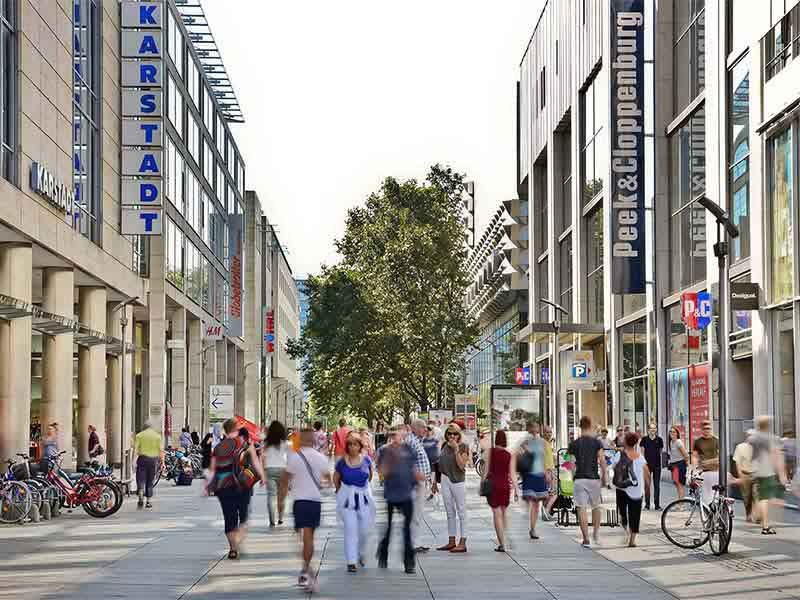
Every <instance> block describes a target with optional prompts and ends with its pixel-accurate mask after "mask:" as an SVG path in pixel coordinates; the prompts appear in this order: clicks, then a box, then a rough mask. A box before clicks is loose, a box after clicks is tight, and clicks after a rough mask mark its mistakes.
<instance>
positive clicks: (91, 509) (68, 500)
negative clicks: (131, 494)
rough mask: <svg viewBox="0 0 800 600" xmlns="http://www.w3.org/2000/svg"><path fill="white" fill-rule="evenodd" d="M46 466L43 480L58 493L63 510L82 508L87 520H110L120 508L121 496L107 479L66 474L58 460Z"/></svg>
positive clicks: (51, 461) (93, 475)
mask: <svg viewBox="0 0 800 600" xmlns="http://www.w3.org/2000/svg"><path fill="white" fill-rule="evenodd" d="M64 454H66V451H63V452H60V453H59V454H58V456H57V457H54V458H52V459H50V461H49V463H48V469H47V474H46V475H45V477H46V478H47V480H48V481H49V482H50V483H52V484H53V485H55V486H56V487H57V488H58V489H59V490H61V492H62V498H63V500H62V504H63V506H65V507H67V508H75V507H78V506H80V507H82V508H83V510H85V511H86V513H87V514H88V515H89V516H92V517H96V518H98V519H102V518H105V517H110V516H111V515H113V514H114V513H115V512H117V511H118V510H119V509H120V507H121V506H122V492H121V490H120V489H119V487H118V486H117V485H115V484H114V482H113V481H111V480H110V478H109V477H105V476H102V475H96V474H95V473H92V472H89V473H73V474H71V473H67V472H66V471H65V470H64V469H62V468H61V457H62V456H63V455H64Z"/></svg>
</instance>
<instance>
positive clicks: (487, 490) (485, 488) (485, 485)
mask: <svg viewBox="0 0 800 600" xmlns="http://www.w3.org/2000/svg"><path fill="white" fill-rule="evenodd" d="M492 487H493V485H492V480H491V479H483V480H482V481H481V489H480V491H479V492H478V493H479V494H480V495H481V496H483V497H484V498H488V497H489V496H491V495H492Z"/></svg>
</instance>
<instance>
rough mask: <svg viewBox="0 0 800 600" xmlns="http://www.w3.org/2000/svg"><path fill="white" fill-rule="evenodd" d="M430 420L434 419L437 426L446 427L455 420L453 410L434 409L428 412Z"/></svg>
mask: <svg viewBox="0 0 800 600" xmlns="http://www.w3.org/2000/svg"><path fill="white" fill-rule="evenodd" d="M428 420H429V421H433V423H434V424H435V425H436V426H437V427H444V426H445V425H447V424H448V423H449V422H450V421H452V420H453V411H452V410H440V409H433V410H431V411H430V413H429V414H428Z"/></svg>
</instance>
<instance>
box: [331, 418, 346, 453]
mask: <svg viewBox="0 0 800 600" xmlns="http://www.w3.org/2000/svg"><path fill="white" fill-rule="evenodd" d="M348 433H350V428H349V427H348V426H347V421H346V420H344V419H339V429H337V430H336V431H334V432H333V443H332V444H331V451H332V452H333V456H334V458H336V459H337V460H338V459H340V458H342V457H343V456H344V455H345V452H347V434H348Z"/></svg>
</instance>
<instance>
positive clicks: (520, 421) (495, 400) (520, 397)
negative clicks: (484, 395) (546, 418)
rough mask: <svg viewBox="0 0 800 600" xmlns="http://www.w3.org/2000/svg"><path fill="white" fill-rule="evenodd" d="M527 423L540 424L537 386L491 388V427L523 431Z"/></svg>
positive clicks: (539, 397)
mask: <svg viewBox="0 0 800 600" xmlns="http://www.w3.org/2000/svg"><path fill="white" fill-rule="evenodd" d="M529 421H537V422H539V423H541V422H542V390H541V388H540V387H539V386H492V427H493V428H494V430H495V431H497V430H499V429H503V430H505V431H525V430H526V426H527V423H528V422H529Z"/></svg>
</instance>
